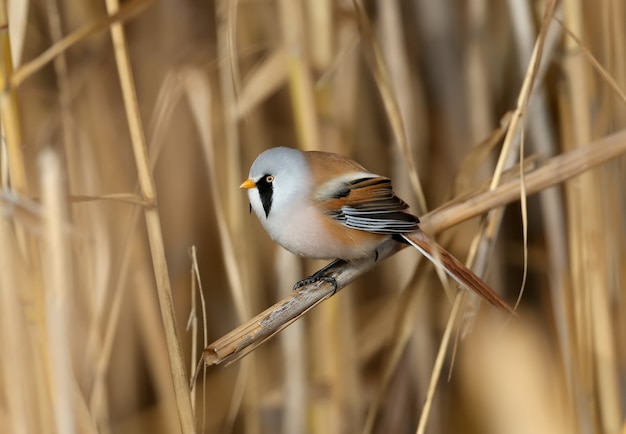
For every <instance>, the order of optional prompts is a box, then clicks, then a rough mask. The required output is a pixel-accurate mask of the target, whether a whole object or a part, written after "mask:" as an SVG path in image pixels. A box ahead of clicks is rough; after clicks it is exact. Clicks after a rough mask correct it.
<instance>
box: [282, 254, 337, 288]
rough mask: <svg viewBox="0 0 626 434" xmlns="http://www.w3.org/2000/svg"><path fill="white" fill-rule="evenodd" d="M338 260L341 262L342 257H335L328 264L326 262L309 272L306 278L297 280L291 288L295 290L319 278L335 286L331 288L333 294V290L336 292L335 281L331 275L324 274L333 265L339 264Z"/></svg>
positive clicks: (317, 280)
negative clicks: (320, 267)
mask: <svg viewBox="0 0 626 434" xmlns="http://www.w3.org/2000/svg"><path fill="white" fill-rule="evenodd" d="M340 262H343V260H342V259H335V260H334V261H333V262H331V263H330V264H328V265H327V266H325V267H324V268H322V269H321V270H319V271H316V272H315V273H313V274H311V275H310V276H309V277H307V278H306V279H302V280H301V281H299V282H297V283H296V284H295V285H293V290H294V291H295V290H297V289H300V288H301V287H303V286H304V285H308V284H309V283H315V282H319V281H320V280H321V281H324V282H328V283H330V284H331V285H333V287H334V288H335V289H334V290H333V294H334V293H335V292H337V281H336V280H335V278H333V277H329V276H324V274H325V273H326V272H327V271H328V270H330V269H331V268H333V267H334V266H335V265H337V264H339V263H340Z"/></svg>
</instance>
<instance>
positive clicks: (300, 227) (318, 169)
mask: <svg viewBox="0 0 626 434" xmlns="http://www.w3.org/2000/svg"><path fill="white" fill-rule="evenodd" d="M240 188H245V189H248V198H249V200H250V208H251V209H252V210H254V212H255V213H256V215H257V217H258V218H259V220H260V221H261V224H262V225H263V227H264V228H265V231H266V232H267V233H268V234H269V236H270V238H272V240H274V241H275V242H277V243H278V244H280V245H281V246H282V247H284V248H285V249H287V250H289V251H290V252H292V253H295V254H297V255H300V256H303V257H306V258H313V259H335V261H333V262H332V263H331V264H329V265H328V266H327V267H324V268H323V269H322V270H320V271H318V272H317V273H315V274H313V275H312V276H311V277H309V278H307V279H304V280H303V281H301V282H298V283H297V284H296V285H295V287H294V289H297V288H298V287H300V286H302V285H303V284H306V283H311V282H315V281H318V280H327V281H330V282H331V283H333V284H334V285H335V288H336V287H337V286H336V285H337V283H336V281H334V279H333V278H330V277H326V276H324V273H325V272H326V271H327V270H328V269H329V268H330V267H331V266H332V265H334V264H335V263H336V262H337V261H338V260H343V261H348V262H349V261H352V260H356V259H362V258H365V257H371V256H375V257H376V258H377V257H378V253H377V248H378V247H379V246H380V245H381V244H382V243H384V242H387V241H388V240H389V239H390V238H392V239H394V240H395V241H397V242H400V243H407V244H410V245H412V246H413V247H415V248H416V249H417V250H419V251H420V252H421V253H422V254H423V255H424V256H426V258H428V259H429V260H431V261H432V262H433V263H434V264H435V265H436V266H440V267H442V268H443V269H444V271H445V272H446V273H447V274H448V275H449V276H450V277H451V278H453V279H454V280H455V281H456V282H458V283H459V284H461V285H462V286H463V287H465V288H466V289H469V290H471V291H473V292H475V293H476V294H478V295H479V296H480V297H482V298H484V299H485V300H487V301H488V302H490V303H491V304H493V305H494V306H496V307H498V308H501V309H503V310H506V311H508V312H511V313H513V309H511V307H509V305H508V304H507V303H506V302H505V301H504V300H502V298H501V297H500V296H499V295H498V294H497V293H496V292H495V291H493V290H492V289H491V288H490V287H489V286H488V285H487V284H486V283H485V282H484V281H483V280H482V279H480V278H479V277H478V276H476V274H474V273H473V272H472V271H471V270H469V269H468V268H467V267H466V266H465V265H463V263H461V262H460V261H459V260H458V259H456V258H455V257H454V256H452V254H450V253H448V252H447V251H446V250H445V249H444V248H443V247H441V246H439V245H438V244H437V243H435V242H434V241H432V240H431V239H430V238H429V237H428V236H427V235H426V234H425V233H424V232H423V231H422V230H421V229H420V228H419V219H418V218H417V217H415V216H414V215H412V214H410V213H409V212H408V211H407V208H408V205H407V204H406V203H405V202H404V201H403V200H402V199H400V198H399V197H397V196H396V195H395V194H394V192H393V189H392V187H391V180H390V179H389V178H385V177H382V176H379V175H375V174H373V173H370V172H368V171H367V170H366V169H365V168H364V167H363V166H361V165H360V164H358V163H357V162H356V161H353V160H351V159H349V158H347V157H344V156H342V155H339V154H333V153H329V152H320V151H309V152H303V151H299V150H297V149H291V148H285V147H278V148H271V149H268V150H267V151H265V152H263V153H261V154H260V155H259V156H258V157H257V158H256V160H255V161H254V163H252V167H251V168H250V173H249V177H248V179H247V180H245V181H244V182H243V183H242V184H241V186H240Z"/></svg>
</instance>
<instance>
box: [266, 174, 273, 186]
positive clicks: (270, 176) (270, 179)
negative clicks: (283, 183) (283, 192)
mask: <svg viewBox="0 0 626 434" xmlns="http://www.w3.org/2000/svg"><path fill="white" fill-rule="evenodd" d="M265 182H267V183H268V184H271V183H272V182H274V175H267V176H266V177H265Z"/></svg>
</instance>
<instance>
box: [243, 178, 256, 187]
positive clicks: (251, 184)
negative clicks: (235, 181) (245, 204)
mask: <svg viewBox="0 0 626 434" xmlns="http://www.w3.org/2000/svg"><path fill="white" fill-rule="evenodd" d="M255 187H256V182H254V181H253V180H252V179H250V178H248V179H246V180H245V181H244V182H242V183H241V185H240V186H239V188H246V189H247V188H255Z"/></svg>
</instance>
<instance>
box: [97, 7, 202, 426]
mask: <svg viewBox="0 0 626 434" xmlns="http://www.w3.org/2000/svg"><path fill="white" fill-rule="evenodd" d="M106 6H107V10H108V12H109V15H113V14H115V13H117V12H119V3H118V2H117V0H107V2H106ZM111 37H112V39H113V46H114V54H115V59H116V63H117V68H118V73H119V78H120V84H121V88H122V96H123V99H124V106H125V109H126V116H127V121H128V127H129V129H130V135H131V143H132V148H133V154H134V156H135V163H136V167H137V172H138V177H139V185H140V186H141V194H142V195H143V197H144V198H145V199H146V201H148V202H149V203H150V204H151V205H152V206H150V207H146V208H144V217H145V219H146V227H147V230H148V241H149V244H150V252H151V255H152V262H153V266H154V277H155V280H156V286H157V294H158V299H159V305H160V308H161V318H162V321H163V327H164V329H165V341H166V344H167V352H168V355H169V359H170V365H171V375H172V380H173V384H174V394H175V397H176V405H177V407H178V417H179V423H180V428H181V430H182V432H183V433H193V432H195V427H194V420H193V410H192V407H191V398H190V394H189V385H188V382H187V380H186V373H185V367H184V363H183V362H184V356H183V352H182V348H181V343H180V338H179V336H178V327H177V325H176V314H175V310H174V301H173V297H172V288H171V284H170V279H169V273H168V269H167V262H166V260H165V248H164V245H163V235H162V232H161V221H160V217H159V211H158V209H157V208H156V206H154V205H155V204H156V189H155V186H154V179H153V177H152V171H151V168H150V160H149V157H148V148H147V144H146V139H145V136H144V131H143V126H142V121H141V115H140V113H139V105H138V102H137V97H136V92H135V84H134V78H133V73H132V69H131V66H130V58H129V54H128V48H127V45H126V36H125V34H124V29H123V27H122V25H121V24H119V23H113V24H111Z"/></svg>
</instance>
